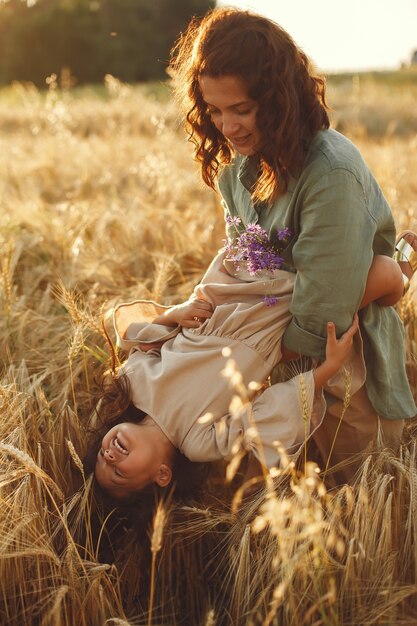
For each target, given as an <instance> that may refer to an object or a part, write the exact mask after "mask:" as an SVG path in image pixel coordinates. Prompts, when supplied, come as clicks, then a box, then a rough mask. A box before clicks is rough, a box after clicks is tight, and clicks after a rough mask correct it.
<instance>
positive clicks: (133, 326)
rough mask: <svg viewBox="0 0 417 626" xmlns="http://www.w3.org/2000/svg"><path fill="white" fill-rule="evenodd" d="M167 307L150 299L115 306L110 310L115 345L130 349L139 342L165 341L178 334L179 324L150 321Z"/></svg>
mask: <svg viewBox="0 0 417 626" xmlns="http://www.w3.org/2000/svg"><path fill="white" fill-rule="evenodd" d="M167 309H169V307H165V306H162V305H161V304H158V303H157V302H153V301H152V300H134V301H133V302H127V303H122V304H119V305H118V306H116V307H115V308H114V309H113V311H112V318H113V327H114V330H115V333H116V343H117V346H118V347H119V348H122V349H123V350H131V349H132V348H135V347H137V345H138V344H139V343H142V344H152V343H155V342H165V341H168V339H172V338H173V337H175V336H176V335H178V333H179V332H180V331H181V327H180V326H165V325H163V324H153V323H152V320H154V319H155V318H156V317H158V316H159V315H161V313H163V312H164V311H166V310H167Z"/></svg>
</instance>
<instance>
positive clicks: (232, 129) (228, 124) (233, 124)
mask: <svg viewBox="0 0 417 626" xmlns="http://www.w3.org/2000/svg"><path fill="white" fill-rule="evenodd" d="M238 130H239V123H238V122H237V120H236V118H235V117H234V116H227V115H224V116H223V120H222V128H221V132H222V133H223V135H225V136H226V137H229V136H231V137H233V134H234V133H236V132H237V131H238Z"/></svg>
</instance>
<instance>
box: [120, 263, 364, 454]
mask: <svg viewBox="0 0 417 626" xmlns="http://www.w3.org/2000/svg"><path fill="white" fill-rule="evenodd" d="M227 263H228V262H226V265H227ZM228 269H229V271H227V270H226V269H225V263H224V259H223V254H222V253H221V252H220V253H219V254H218V255H217V256H216V257H215V259H214V260H213V262H212V264H211V265H210V267H209V268H208V270H207V272H206V274H205V275H204V277H203V279H202V281H201V283H200V284H199V285H197V287H196V288H195V290H194V296H195V297H196V298H200V299H204V300H206V301H208V302H210V303H211V305H212V307H213V315H212V317H211V318H210V319H207V320H206V321H205V322H204V323H203V324H202V325H201V326H200V327H199V328H197V329H187V328H181V327H176V328H173V327H169V326H163V325H160V324H153V323H152V320H153V319H154V318H155V317H156V316H157V315H159V314H160V313H161V312H162V311H163V310H166V307H162V306H161V305H158V304H156V303H154V302H150V301H135V302H131V303H127V304H120V305H119V306H117V307H116V308H115V309H114V311H113V323H114V327H115V330H116V336H117V343H118V345H119V347H121V348H122V349H125V350H128V351H129V356H128V358H127V360H126V361H125V362H124V363H123V365H122V366H121V372H122V373H124V374H125V375H126V376H127V377H128V379H129V382H130V388H131V400H132V402H133V404H134V405H135V406H136V407H138V408H139V409H142V410H143V411H145V412H146V413H147V414H148V415H150V416H151V417H152V418H153V419H154V420H155V421H156V422H157V424H158V425H159V426H160V428H161V429H162V430H163V431H164V433H165V434H166V435H167V437H168V438H169V439H170V441H171V442H172V443H173V444H174V446H176V447H177V448H178V449H179V450H180V451H181V452H182V453H183V454H184V455H185V456H187V457H188V458H189V459H190V460H191V461H215V460H218V459H221V458H225V459H229V458H231V457H232V456H233V454H234V453H235V451H236V446H237V445H241V443H242V442H243V445H245V447H247V448H248V449H252V450H253V452H254V453H255V455H256V456H257V457H258V459H259V460H260V461H261V462H263V463H265V464H266V465H267V466H274V465H276V464H277V463H278V462H279V453H278V451H277V447H278V446H279V445H280V446H281V447H283V448H284V449H286V450H287V451H288V452H289V453H293V452H295V451H296V450H297V448H298V447H299V446H300V445H301V444H302V443H303V442H304V441H305V439H306V437H307V436H308V435H309V434H310V433H311V431H312V429H314V428H316V427H317V426H318V425H319V423H320V422H321V420H322V417H323V415H324V413H325V410H326V403H325V400H324V397H323V394H322V393H320V394H315V390H314V379H313V375H312V372H311V371H309V372H305V373H302V374H299V375H298V376H295V377H294V378H292V379H291V380H289V381H287V382H283V383H277V384H275V385H272V386H270V387H268V388H267V389H266V390H265V391H263V392H262V393H261V394H260V395H258V396H257V397H256V398H255V399H254V400H253V401H252V403H251V406H250V407H249V410H248V407H247V408H246V410H240V411H237V412H235V411H233V415H231V414H230V412H229V405H230V402H231V400H232V398H233V396H234V395H235V394H236V392H235V391H234V389H233V387H232V385H231V381H230V378H228V377H227V376H225V375H224V373H223V370H224V369H225V366H226V364H227V361H228V359H233V361H234V362H235V365H236V369H237V370H238V371H239V372H240V373H241V375H242V381H243V383H244V384H245V385H248V384H249V383H250V382H251V381H255V382H257V383H264V381H265V380H266V379H267V378H268V376H269V374H270V372H271V370H272V368H273V366H274V365H275V364H276V363H277V362H278V361H279V360H280V357H281V338H282V335H283V333H284V331H285V328H286V327H287V325H288V323H289V321H290V319H291V315H290V313H289V307H290V302H291V296H292V291H293V285H294V280H295V275H294V274H292V273H290V272H285V271H283V270H276V271H275V272H274V274H273V276H272V277H271V276H269V275H264V276H261V277H256V278H255V279H254V278H253V277H251V276H249V275H248V274H247V273H245V272H243V271H236V269H235V268H234V267H233V270H232V271H231V270H230V267H229V266H228ZM265 295H268V296H276V297H277V298H278V301H277V303H276V304H275V305H273V306H267V305H266V304H265V302H263V301H262V297H263V296H265ZM158 341H163V342H164V343H163V344H162V347H161V348H160V349H153V350H150V351H147V352H145V351H142V350H141V348H140V347H139V345H138V344H139V343H142V344H146V343H154V342H158ZM223 348H228V349H229V351H230V355H228V356H224V354H223V353H222V351H223ZM352 359H355V353H352ZM363 380H364V375H363ZM363 380H362V381H360V380H357V381H356V382H355V383H354V385H355V386H356V387H358V386H361V384H363ZM330 384H331V389H332V393H333V394H334V393H336V394H339V395H342V397H343V393H344V381H343V376H342V375H339V376H337V377H335V379H334V380H333V381H330ZM353 391H354V389H351V392H353ZM254 427H255V429H254Z"/></svg>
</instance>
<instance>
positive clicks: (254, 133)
mask: <svg viewBox="0 0 417 626" xmlns="http://www.w3.org/2000/svg"><path fill="white" fill-rule="evenodd" d="M199 85H200V89H201V93H202V96H203V99H204V101H205V103H206V104H207V108H208V112H209V114H210V117H211V120H212V122H213V124H214V125H215V127H216V128H217V130H219V131H220V132H221V133H222V134H223V135H224V136H225V137H226V139H228V140H229V141H230V143H231V144H232V145H233V147H234V148H235V150H236V151H237V152H239V153H240V154H243V155H245V156H250V155H252V154H254V153H255V152H256V150H257V146H258V145H259V142H260V132H259V130H258V127H257V124H256V113H257V111H258V103H257V102H256V100H252V98H250V97H249V95H248V92H247V87H246V85H245V83H244V82H243V80H242V79H241V78H239V77H238V76H218V77H211V76H204V75H203V76H201V77H200V79H199Z"/></svg>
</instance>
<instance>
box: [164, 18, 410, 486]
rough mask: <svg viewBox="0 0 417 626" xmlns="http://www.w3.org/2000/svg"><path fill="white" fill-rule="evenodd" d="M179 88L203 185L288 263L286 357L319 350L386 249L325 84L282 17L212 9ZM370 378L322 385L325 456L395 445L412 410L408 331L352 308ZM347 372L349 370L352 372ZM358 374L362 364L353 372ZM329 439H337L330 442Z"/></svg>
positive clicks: (383, 312) (385, 213)
mask: <svg viewBox="0 0 417 626" xmlns="http://www.w3.org/2000/svg"><path fill="white" fill-rule="evenodd" d="M171 73H172V75H173V77H174V79H175V89H176V92H177V94H178V96H179V99H180V100H181V102H182V105H183V110H184V115H185V120H186V127H187V131H188V134H189V137H190V140H191V141H192V142H193V143H194V145H195V156H196V158H197V159H198V161H199V162H200V164H201V173H202V177H203V179H204V181H205V182H206V183H207V184H208V185H209V186H211V187H213V188H214V187H216V185H218V189H219V191H220V194H221V196H222V201H223V205H224V210H225V216H226V218H227V221H228V224H227V232H228V236H230V235H231V234H232V232H233V229H234V220H235V219H240V221H241V224H242V226H243V227H247V225H248V224H249V223H255V224H257V225H259V226H261V227H262V228H263V229H264V230H266V231H267V232H268V234H269V237H270V239H271V240H272V241H276V240H277V238H278V239H279V234H278V233H283V232H288V231H290V232H291V236H290V237H289V239H288V240H287V242H286V246H285V248H284V249H283V254H282V256H283V258H284V261H285V264H286V266H285V267H286V269H290V270H292V271H294V272H296V276H295V281H294V289H293V292H292V296H291V301H290V312H291V314H292V317H291V320H290V322H289V324H288V327H287V328H286V330H285V332H284V335H283V338H282V352H283V359H284V360H288V359H291V358H295V357H297V356H298V355H304V356H307V357H312V358H316V359H323V358H324V353H325V344H326V324H327V321H328V320H333V321H334V322H335V324H336V332H337V335H340V334H342V333H343V332H344V331H346V329H347V328H348V327H349V325H350V324H351V320H352V318H353V314H354V312H355V311H356V310H358V308H359V304H360V301H361V298H362V296H363V293H364V289H365V283H366V279H367V276H368V272H369V268H370V266H371V263H372V259H373V257H374V255H376V254H380V255H385V256H388V257H392V255H393V252H394V243H395V225H394V220H393V217H392V213H391V210H390V207H389V206H388V203H387V201H386V199H385V198H384V196H383V194H382V191H381V189H380V187H379V186H378V184H377V182H376V180H375V178H374V177H373V175H372V173H371V172H370V171H369V168H368V167H367V165H366V163H365V162H364V160H363V158H362V156H361V155H360V153H359V151H358V150H357V148H356V147H355V146H354V145H353V144H352V143H351V142H350V141H349V140H348V139H347V138H346V137H344V136H343V135H341V134H340V133H338V132H336V131H334V130H332V129H330V128H329V119H328V115H327V105H326V100H325V83H324V80H323V79H322V78H321V77H319V76H317V75H316V74H315V72H314V71H313V69H312V66H311V64H310V61H309V59H308V58H307V57H306V55H305V54H304V53H303V51H302V50H301V49H300V48H299V47H298V46H297V45H296V44H295V43H294V41H293V40H292V38H291V37H290V35H289V34H288V33H286V32H285V30H283V29H282V28H281V27H280V26H278V25H277V24H275V23H274V22H272V21H271V20H268V19H266V18H265V17H262V16H260V15H256V14H253V13H251V12H249V11H240V10H238V9H233V8H220V9H215V10H214V11H212V12H210V13H208V14H207V15H206V16H205V17H204V18H203V20H201V21H198V20H193V21H192V23H191V24H190V26H189V28H188V30H187V31H186V32H185V33H184V34H183V35H182V36H181V38H180V40H179V42H178V45H177V46H176V47H175V49H174V51H173V55H172V61H171ZM360 322H361V336H362V339H363V360H364V363H362V365H361V366H360V367H361V368H365V367H366V377H365V384H364V385H363V386H362V387H361V388H360V389H358V391H357V392H356V394H354V395H352V398H351V403H350V405H349V407H348V409H347V410H346V411H345V413H344V418H343V421H342V422H340V414H341V411H342V409H343V401H342V400H340V398H338V397H337V395H334V394H333V393H332V392H331V390H326V399H327V409H326V418H325V419H324V420H323V423H322V426H321V427H319V428H318V429H317V430H316V431H315V432H314V434H313V439H314V443H315V445H316V446H317V447H318V448H319V451H320V455H321V456H322V458H323V461H324V463H325V464H326V462H327V461H328V459H329V455H330V453H331V461H332V463H339V462H342V461H343V462H344V465H345V470H344V472H343V474H340V476H339V477H338V478H339V480H342V481H346V480H349V479H350V478H351V477H352V476H353V474H354V473H355V471H356V468H357V466H356V465H355V464H353V463H352V464H351V466H350V467H348V463H350V462H351V461H352V459H353V457H354V456H355V455H356V456H357V453H358V452H361V451H362V450H364V449H365V448H366V447H367V446H368V444H369V443H370V442H372V441H373V440H374V439H375V436H376V434H377V433H378V432H380V431H382V433H383V435H384V436H385V441H386V443H387V444H389V445H392V446H396V445H397V443H398V441H399V439H400V437H401V433H402V429H403V425H404V418H411V417H413V416H415V415H416V413H417V407H416V405H415V403H414V400H413V396H412V393H411V390H410V387H409V384H408V380H407V376H406V369H405V351H404V349H403V328H402V324H401V321H400V319H399V318H398V315H397V314H396V312H395V311H394V309H393V308H391V307H380V306H378V305H377V304H375V303H374V302H371V304H369V306H367V307H366V309H365V310H364V311H363V313H362V315H361V320H360ZM355 373H356V370H355V371H354V375H355ZM357 374H358V376H360V369H359V370H358V371H357ZM336 434H337V437H336Z"/></svg>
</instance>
